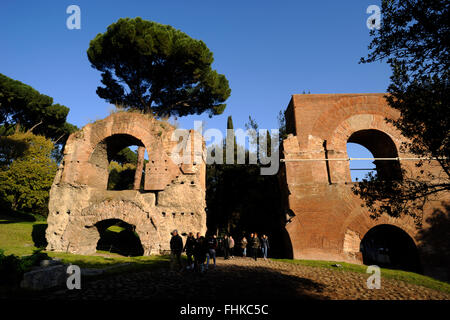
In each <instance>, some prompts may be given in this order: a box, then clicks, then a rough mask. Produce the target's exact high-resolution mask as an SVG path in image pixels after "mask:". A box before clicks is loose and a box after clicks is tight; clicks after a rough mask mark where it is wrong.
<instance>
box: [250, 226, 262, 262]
mask: <svg viewBox="0 0 450 320" xmlns="http://www.w3.org/2000/svg"><path fill="white" fill-rule="evenodd" d="M260 247H261V242H260V241H259V238H258V234H257V233H256V232H255V236H254V237H253V241H252V254H253V258H254V259H255V261H256V260H257V259H258V250H259V248H260Z"/></svg>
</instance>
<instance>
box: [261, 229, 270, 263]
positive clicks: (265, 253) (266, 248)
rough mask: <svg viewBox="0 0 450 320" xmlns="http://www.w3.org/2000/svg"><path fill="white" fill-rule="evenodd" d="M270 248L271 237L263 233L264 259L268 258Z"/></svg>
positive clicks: (262, 247)
mask: <svg viewBox="0 0 450 320" xmlns="http://www.w3.org/2000/svg"><path fill="white" fill-rule="evenodd" d="M269 248H270V246H269V238H268V237H267V236H266V235H265V234H263V236H262V238H261V251H262V254H263V258H264V260H267V251H268V250H269Z"/></svg>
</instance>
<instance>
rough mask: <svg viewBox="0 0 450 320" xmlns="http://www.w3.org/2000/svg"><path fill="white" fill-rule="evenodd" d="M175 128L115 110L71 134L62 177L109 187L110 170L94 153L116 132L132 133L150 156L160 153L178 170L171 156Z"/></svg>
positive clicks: (67, 181) (69, 181)
mask: <svg viewBox="0 0 450 320" xmlns="http://www.w3.org/2000/svg"><path fill="white" fill-rule="evenodd" d="M173 130H174V128H173V127H172V126H170V125H169V124H167V123H162V122H159V121H158V120H156V119H153V118H151V117H149V116H146V115H143V114H140V113H130V112H118V113H114V114H112V115H110V116H109V117H107V118H105V119H103V120H99V121H97V122H95V123H91V124H88V125H86V126H85V127H84V128H83V129H82V130H80V131H79V132H76V133H75V134H73V135H71V136H70V137H69V139H68V141H67V143H66V148H68V149H69V150H65V157H64V167H65V170H64V172H63V173H62V176H61V181H62V182H66V183H80V184H84V185H88V186H92V187H95V188H100V189H105V186H106V184H107V174H105V168H104V165H103V167H102V166H99V165H97V164H96V163H95V161H92V155H93V154H94V153H95V152H96V149H97V148H98V146H99V145H101V144H102V143H104V141H106V140H107V139H108V138H113V137H114V136H128V137H130V141H136V142H138V144H139V145H142V146H144V147H145V149H146V150H147V152H148V154H149V156H151V155H157V156H158V159H159V160H160V159H162V161H165V162H166V163H169V166H170V168H171V169H173V170H174V171H177V170H176V169H175V167H176V165H175V163H173V161H172V159H171V157H170V156H169V150H172V149H173V146H175V144H176V143H177V142H175V141H171V136H172V132H173ZM75 141H76V143H75ZM105 176H106V178H105Z"/></svg>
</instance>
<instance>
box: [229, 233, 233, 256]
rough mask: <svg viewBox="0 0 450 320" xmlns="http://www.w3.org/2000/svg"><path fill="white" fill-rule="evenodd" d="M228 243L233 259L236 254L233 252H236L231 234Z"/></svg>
mask: <svg viewBox="0 0 450 320" xmlns="http://www.w3.org/2000/svg"><path fill="white" fill-rule="evenodd" d="M228 243H229V245H228V247H229V248H230V258H231V259H233V258H234V255H233V252H234V239H233V237H232V236H231V235H230V236H229V238H228Z"/></svg>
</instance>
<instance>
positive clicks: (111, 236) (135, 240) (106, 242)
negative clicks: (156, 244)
mask: <svg viewBox="0 0 450 320" xmlns="http://www.w3.org/2000/svg"><path fill="white" fill-rule="evenodd" d="M95 226H96V227H97V230H98V232H99V234H100V239H99V240H98V243H97V250H101V251H108V252H113V253H118V254H120V255H123V256H127V257H134V256H142V255H143V254H144V249H143V248H142V244H141V240H140V239H139V236H138V235H137V233H136V231H135V226H133V225H131V224H128V223H126V222H124V221H122V220H119V219H108V220H103V221H100V222H98V223H97V224H96V225H95Z"/></svg>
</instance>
